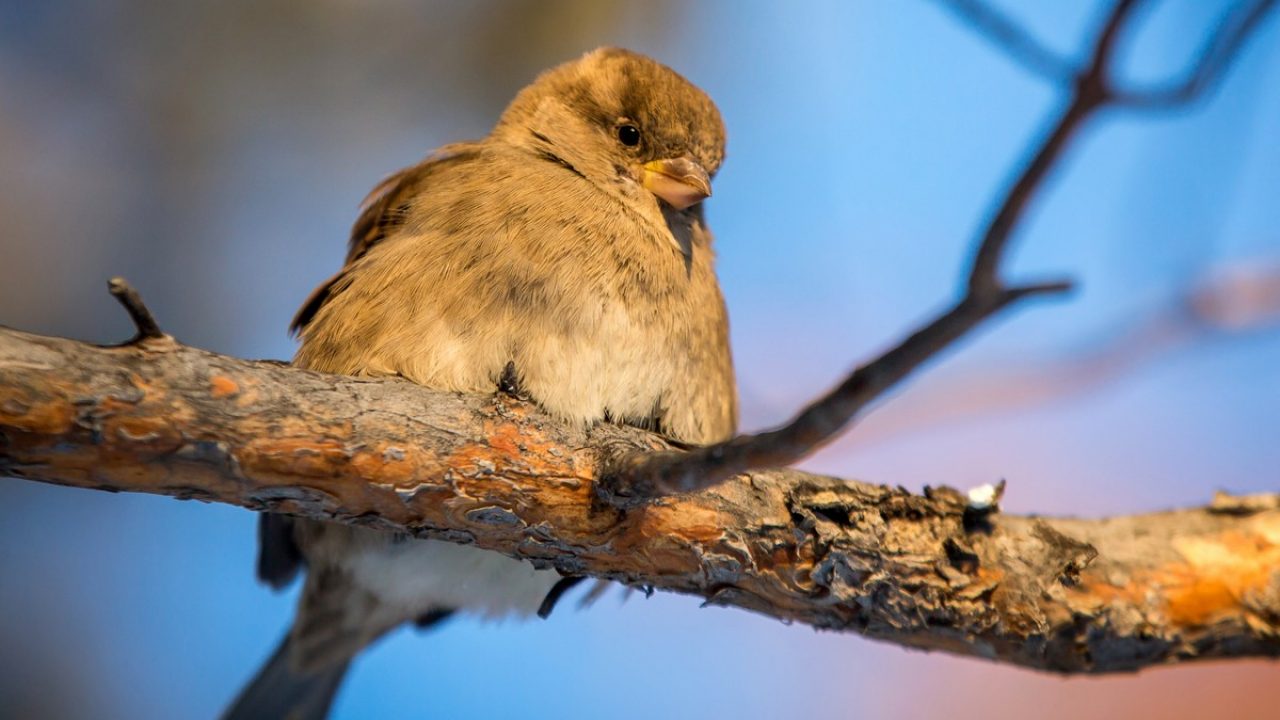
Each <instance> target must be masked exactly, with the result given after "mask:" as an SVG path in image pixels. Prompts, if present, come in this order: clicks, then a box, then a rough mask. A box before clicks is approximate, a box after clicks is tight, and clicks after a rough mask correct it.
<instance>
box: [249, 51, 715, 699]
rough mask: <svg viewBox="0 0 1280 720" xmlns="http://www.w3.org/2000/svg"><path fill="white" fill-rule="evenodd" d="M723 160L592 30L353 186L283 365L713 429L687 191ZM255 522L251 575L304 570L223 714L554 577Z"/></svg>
mask: <svg viewBox="0 0 1280 720" xmlns="http://www.w3.org/2000/svg"><path fill="white" fill-rule="evenodd" d="M724 157H725V128H724V123H723V121H722V119H721V116H720V112H719V110H718V109H717V107H716V105H715V104H714V103H713V102H712V100H711V99H710V97H708V96H707V94H706V93H705V92H703V91H702V90H701V89H699V88H698V87H696V86H695V85H694V84H692V83H691V82H689V81H688V80H686V79H685V78H684V77H682V76H681V75H679V74H678V73H677V72H676V71H674V70H672V69H671V68H669V67H667V66H666V65H663V64H661V63H659V62H657V61H655V60H653V59H651V58H649V57H647V56H645V55H642V54H640V53H636V52H633V51H629V50H625V49H620V48H612V47H604V48H599V49H597V50H594V51H591V52H588V53H587V54H585V55H583V56H581V57H579V58H577V59H574V60H571V61H568V62H566V63H563V64H561V65H559V66H556V67H554V68H552V69H550V70H547V71H545V72H543V73H542V74H541V75H539V76H538V77H537V78H536V79H535V80H534V81H533V82H532V83H531V84H530V85H528V86H527V87H525V88H524V89H523V90H521V91H520V92H519V93H517V94H516V96H515V98H514V99H513V100H512V101H511V103H510V104H509V105H508V106H507V108H506V109H505V110H504V111H503V112H502V113H501V115H500V117H499V119H498V121H497V123H496V125H494V127H493V128H492V130H491V131H490V132H489V134H488V135H487V136H486V137H484V138H483V139H481V140H477V141H469V142H460V143H455V144H451V145H446V146H444V147H442V148H440V149H439V150H437V151H436V152H435V153H433V154H432V155H431V156H429V157H428V158H427V159H425V160H424V161H422V162H421V163H419V164H417V165H414V166H412V167H409V168H407V169H404V170H401V171H399V172H397V173H395V174H393V175H391V176H390V177H388V178H387V179H386V180H384V181H383V182H382V183H381V184H379V185H378V186H377V187H375V188H374V190H373V191H372V192H371V193H370V194H369V196H368V198H367V199H366V200H365V202H364V203H363V204H362V206H361V212H360V214H359V217H358V219H357V220H356V222H355V224H354V225H353V227H352V231H351V236H350V241H349V244H348V251H347V255H346V261H345V264H344V265H343V267H342V269H341V270H340V271H339V272H338V273H337V274H336V275H334V276H333V277H331V278H330V279H328V280H327V281H325V282H324V283H322V284H321V285H320V286H319V287H318V288H317V289H316V290H315V291H314V292H313V293H312V295H311V296H310V297H309V298H308V299H307V300H306V301H305V302H304V304H303V305H302V307H301V309H300V310H299V311H298V313H297V315H296V316H295V318H294V320H293V323H292V325H291V330H292V331H293V332H295V333H297V335H298V337H299V338H300V341H301V344H300V346H299V349H298V351H297V354H296V356H295V357H294V360H293V363H294V364H295V365H297V366H299V367H304V368H309V369H311V370H318V371H323V372H330V373H338V374H345V375H354V376H369V377H385V376H396V377H401V378H405V379H407V380H409V381H411V382H414V383H418V384H420V385H423V386H426V387H429V388H435V389H440V390H449V391H458V392H471V393H486V392H487V393H495V392H501V391H508V392H518V393H520V394H521V395H522V396H525V397H527V398H529V399H531V400H532V401H533V402H534V403H536V404H537V405H538V406H540V407H541V408H542V409H543V410H544V411H546V412H547V413H549V414H550V415H552V416H554V417H556V418H557V419H559V420H562V421H564V422H567V423H578V424H581V425H583V426H589V425H591V424H594V423H601V422H611V423H620V424H625V425H634V426H637V427H642V428H647V429H649V430H652V431H654V432H657V433H659V434H661V435H663V436H665V437H667V438H669V439H670V440H672V441H674V442H675V443H677V444H684V445H686V446H697V445H705V444H709V443H715V442H719V441H722V440H725V439H727V438H729V437H731V436H732V435H733V434H734V432H735V429H736V425H737V404H738V401H737V395H736V386H735V382H734V372H733V362H732V358H731V354H730V348H729V325H728V317H727V311H726V308H725V302H724V298H723V296H722V293H721V290H720V286H719V283H718V281H717V278H716V274H715V267H714V265H715V255H714V252H713V249H712V236H711V233H710V232H709V230H708V229H707V225H706V221H705V216H704V204H703V202H702V201H703V200H705V199H706V198H707V197H709V196H710V195H711V182H712V179H713V178H714V177H715V175H716V173H717V171H718V170H719V169H720V166H721V164H722V163H723V161H724ZM259 540H260V551H259V558H258V576H259V578H260V579H261V580H262V581H264V582H266V583H267V584H269V585H271V586H273V587H275V588H277V589H279V588H281V587H284V586H285V585H287V584H289V583H290V582H291V581H292V580H293V579H294V578H295V577H296V576H297V575H298V574H299V573H300V572H302V571H303V569H304V568H305V572H306V577H305V581H304V585H303V588H302V593H301V596H300V599H299V601H298V607H297V612H296V617H295V620H294V623H293V625H292V627H291V628H290V629H289V631H288V632H287V633H286V635H285V637H284V639H283V641H282V642H281V643H280V645H279V646H278V648H277V650H276V651H275V652H274V654H273V655H272V656H271V658H270V659H269V660H268V661H267V664H266V665H265V666H264V667H263V668H262V670H260V671H259V673H258V674H257V675H256V676H255V677H254V678H253V680H251V681H250V683H249V684H248V686H246V687H245V689H244V690H243V691H242V692H241V693H240V695H239V696H238V697H237V699H236V700H235V701H234V702H233V704H232V705H231V707H230V708H229V709H228V710H227V711H226V713H225V714H224V717H225V718H227V719H228V720H244V719H246V718H283V717H289V718H300V719H305V718H323V717H326V716H327V715H328V712H329V708H330V706H331V704H332V702H333V700H334V697H335V695H336V693H337V691H338V688H339V686H340V684H341V682H342V678H343V675H344V674H345V672H346V670H347V667H348V666H349V664H350V663H351V661H352V660H353V659H354V658H355V657H356V655H357V654H358V653H359V652H360V651H361V650H362V649H363V648H365V647H366V646H368V645H369V644H370V643H372V642H374V641H375V640H377V639H378V638H380V637H381V636H383V635H385V634H386V633H388V632H390V631H391V630H393V629H395V628H397V627H400V626H402V625H405V624H407V623H414V624H417V625H418V626H419V627H424V628H425V627H430V626H433V625H436V624H438V623H440V622H442V621H443V620H444V619H446V618H448V617H450V616H452V615H454V614H456V613H460V612H461V613H470V614H474V615H479V616H481V617H488V618H499V617H509V616H510V617H528V616H530V615H532V614H534V613H535V612H537V611H538V609H539V608H540V607H542V606H543V604H544V602H546V601H548V600H550V599H551V595H550V594H551V593H553V590H554V589H555V588H556V587H557V584H558V583H559V582H561V577H560V575H559V574H558V573H557V572H556V571H554V570H550V569H535V568H534V567H533V566H532V565H531V564H529V563H527V562H525V561H521V560H517V559H514V558H510V557H507V556H505V555H502V554H499V553H495V552H491V551H486V550H481V549H477V548H474V547H466V546H462V545H456V544H451V543H448V542H445V541H439V540H430V539H421V538H413V537H409V536H407V535H403V534H396V533H391V532H387V531H383V530H376V529H371V528H361V527H353V526H348V525H342V524H336V523H329V522H322V521H317V520H308V519H302V518H291V517H287V516H283V515H277V514H270V513H266V514H263V515H261V516H260V522H259Z"/></svg>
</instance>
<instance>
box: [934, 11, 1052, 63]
mask: <svg viewBox="0 0 1280 720" xmlns="http://www.w3.org/2000/svg"><path fill="white" fill-rule="evenodd" d="M939 3H940V4H941V5H942V6H943V7H945V8H946V9H948V10H950V11H951V12H952V14H954V15H955V16H956V18H957V19H958V20H960V21H961V22H963V23H964V24H965V25H968V26H969V28H970V29H972V30H973V31H974V33H975V34H978V35H981V36H982V37H984V38H986V39H987V40H988V41H989V42H990V43H991V44H992V45H994V46H995V47H996V49H998V50H1003V51H1004V52H1005V54H1007V55H1008V56H1009V57H1010V58H1012V59H1013V61H1014V62H1016V63H1018V64H1019V65H1021V66H1022V67H1024V68H1026V69H1027V70H1029V71H1030V72H1032V73H1035V74H1036V75H1039V76H1040V77H1043V78H1045V79H1047V80H1052V81H1054V82H1058V83H1061V82H1068V81H1070V80H1071V77H1072V76H1073V75H1074V74H1075V68H1073V67H1072V66H1071V63H1070V62H1068V61H1067V60H1066V58H1062V57H1059V56H1058V55H1057V54H1055V53H1054V52H1053V51H1052V50H1049V49H1048V48H1046V47H1045V46H1044V45H1042V44H1040V42H1039V41H1038V40H1036V39H1035V38H1034V37H1032V35H1031V33H1029V32H1027V31H1026V29H1024V28H1023V27H1021V26H1020V25H1018V24H1017V23H1016V22H1014V21H1013V20H1011V19H1009V18H1008V17H1006V16H1005V15H1003V14H1002V13H1000V12H999V11H997V10H996V9H995V8H992V7H991V6H990V5H988V4H987V3H985V2H982V0H939Z"/></svg>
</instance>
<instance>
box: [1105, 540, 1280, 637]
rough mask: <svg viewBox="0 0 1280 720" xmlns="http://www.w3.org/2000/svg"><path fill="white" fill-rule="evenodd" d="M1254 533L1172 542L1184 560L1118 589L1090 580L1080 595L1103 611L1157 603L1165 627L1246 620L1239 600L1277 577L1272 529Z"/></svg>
mask: <svg viewBox="0 0 1280 720" xmlns="http://www.w3.org/2000/svg"><path fill="white" fill-rule="evenodd" d="M1252 530H1255V531H1252V532H1250V531H1240V530H1231V531H1228V532H1224V533H1222V534H1220V535H1212V536H1200V537H1184V538H1175V539H1174V541H1173V547H1174V549H1175V550H1177V552H1178V554H1179V555H1181V556H1182V560H1180V561H1175V562H1170V563H1166V564H1164V565H1161V566H1159V567H1157V568H1155V569H1153V570H1151V571H1149V572H1145V573H1138V574H1135V575H1134V576H1133V577H1131V578H1129V581H1128V582H1127V583H1126V584H1124V585H1121V586H1116V585H1111V584H1109V583H1107V582H1105V581H1102V580H1101V579H1099V578H1090V579H1088V580H1086V582H1085V584H1084V586H1083V587H1082V588H1081V591H1082V592H1083V593H1085V594H1087V595H1088V596H1091V599H1092V600H1094V601H1096V602H1098V603H1100V604H1103V605H1105V604H1109V603H1112V602H1116V601H1122V602H1127V603H1130V604H1133V605H1135V606H1139V607H1141V606H1145V605H1148V604H1149V603H1152V602H1156V603H1159V604H1158V605H1157V607H1159V606H1160V605H1163V610H1164V612H1165V614H1166V616H1167V617H1168V619H1169V621H1170V622H1171V623H1173V624H1174V625H1177V626H1181V627H1204V626H1206V625H1211V624H1213V623H1214V622H1217V621H1219V620H1222V619H1225V618H1229V617H1232V616H1239V615H1242V614H1246V615H1247V614H1248V613H1249V610H1248V609H1247V608H1246V607H1245V606H1244V605H1243V604H1242V602H1241V601H1242V599H1244V598H1245V597H1246V596H1247V595H1248V594H1250V593H1254V592H1260V591H1264V590H1265V589H1266V588H1267V587H1268V585H1269V584H1270V583H1272V582H1275V581H1276V576H1277V575H1278V574H1280V544H1277V543H1276V542H1274V541H1273V537H1272V536H1273V535H1274V531H1275V530H1276V528H1268V527H1264V526H1262V525H1258V526H1256V527H1255V528H1252ZM1161 600H1162V602H1160V601H1161Z"/></svg>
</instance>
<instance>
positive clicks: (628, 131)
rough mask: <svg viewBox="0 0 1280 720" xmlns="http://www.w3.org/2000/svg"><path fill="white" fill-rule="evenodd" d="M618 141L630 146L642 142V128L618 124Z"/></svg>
mask: <svg viewBox="0 0 1280 720" xmlns="http://www.w3.org/2000/svg"><path fill="white" fill-rule="evenodd" d="M618 142H620V143H622V144H623V145H626V146H628V147H634V146H636V145H639V144H640V128H638V127H636V126H635V125H619V126H618Z"/></svg>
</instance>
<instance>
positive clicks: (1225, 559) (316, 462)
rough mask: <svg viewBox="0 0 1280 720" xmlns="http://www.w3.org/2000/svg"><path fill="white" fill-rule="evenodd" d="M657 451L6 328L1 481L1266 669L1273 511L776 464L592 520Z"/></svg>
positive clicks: (769, 603)
mask: <svg viewBox="0 0 1280 720" xmlns="http://www.w3.org/2000/svg"><path fill="white" fill-rule="evenodd" d="M656 447H662V442H661V440H660V439H658V438H657V437H656V436H653V435H649V434H647V433H645V432H643V431H640V430H635V429H629V428H622V427H616V426H612V425H602V426H599V427H596V428H593V429H590V430H586V429H582V428H577V427H570V426H566V425H562V424H559V423H557V422H555V421H554V420H552V419H550V418H548V417H547V416H545V415H544V414H542V413H540V412H539V411H538V410H537V409H536V408H534V407H533V406H531V405H528V404H525V403H522V402H519V401H516V400H513V399H512V398H510V397H509V396H506V395H505V394H495V395H494V396H465V395H456V394H452V393H442V392H433V391H430V390H426V389H424V388H421V387H418V386H416V385H412V384H410V383H407V382H401V381H395V380H385V381H371V380H361V379H353V378H344V377H337V376H329V375H322V374H318V373H313V372H308V371H305V370H299V369H295V368H291V367H288V366H286V365H283V364H279V363H271V362H249V361H243V360H237V359H234V358H229V357H225V356H220V355H214V354H211V353H207V352H202V351H199V350H195V349H191V348H186V347H182V346H180V345H177V344H175V343H172V342H165V343H149V344H148V343H143V344H138V345H127V346H122V347H111V348H99V347H93V346H89V345H85V344H82V343H77V342H73V341H70V340H63V339H56V338H47V337H40V336H34V335H28V334H24V333H20V332H16V331H12V330H4V329H0V474H10V475H16V476H19V477H24V478H29V479H32V480H41V481H45V482H52V483H58V484H62V485H71V486H77V487H89V488H98V489H105V490H112V491H129V492H152V493H160V494H164V495H171V496H175V497H182V498H197V499H202V500H209V501H217V502H227V503H232V504H236V505H241V506H244V507H248V508H252V509H256V510H263V509H270V510H275V511H279V512H287V513H294V514H299V515H305V516H308V517H314V518H322V519H335V520H339V521H343V522H348V523H354V524H363V525H370V526H375V527H379V528H387V529H397V530H403V531H407V532H411V533H414V534H417V535H421V536H427V537H435V538H441V539H446V540H452V541H455V542H469V543H475V544H476V545H478V546H481V547H485V548H489V549H492V550H497V551H500V552H504V553H507V554H509V555H512V556H515V557H522V558H527V559H529V560H532V561H534V562H535V563H539V564H543V565H550V566H554V567H556V568H558V569H559V570H560V571H562V572H564V573H566V574H573V575H579V574H583V575H591V576H595V577H602V578H610V579H615V580H620V581H622V582H625V583H628V584H631V585H649V586H653V587H656V588H661V589H667V590H673V591H677V592H683V593H690V594H694V595H699V596H701V597H704V598H706V599H707V600H708V601H709V602H711V603H713V604H719V605H732V606H737V607H742V608H746V609H749V610H753V611H756V612H759V613H762V614H765V615H768V616H771V617H775V618H779V619H782V620H787V621H799V622H804V623H808V624H811V625H813V626H815V627H819V628H828V629H837V630H852V631H855V632H859V633H862V634H864V635H867V636H869V637H873V638H878V639H883V640H888V641H891V642H895V643H899V644H904V645H910V646H913V647H919V648H927V649H940V650H946V651H948V652H953V653H958V654H964V655H976V656H980V657H985V658H990V659H994V660H998V661H1001V662H1006V663H1013V664H1017V665H1022V666H1026V667H1031V668H1039V669H1046V670H1054V671H1060V672H1095V673H1102V672H1112V671H1118V670H1130V669H1134V668H1138V667H1143V666H1146V665H1152V664H1157V663H1170V662H1180V661H1186V660H1191V659H1198V658H1214V657H1245V656H1266V657H1276V656H1280V499H1277V498H1276V497H1273V496H1264V497H1258V498H1252V499H1247V500H1241V501H1236V500H1232V499H1219V500H1218V501H1216V502H1215V505H1214V506H1211V507H1210V508H1205V509H1197V510H1183V511H1177V512H1168V513H1158V514H1152V515H1143V516H1136V517H1120V518H1112V519H1109V520H1101V521H1084V520H1057V519H1044V518H1030V517H1015V516H1007V515H1001V514H998V513H997V514H993V515H987V516H983V515H980V514H979V513H978V512H977V511H975V510H974V509H972V508H969V507H967V505H966V499H965V498H964V497H963V496H961V495H960V494H959V493H956V492H955V491H952V490H949V489H945V488H944V489H940V490H935V491H931V492H928V493H926V494H925V495H924V496H917V495H912V494H909V493H907V492H906V491H904V490H900V489H890V488H886V487H881V486H873V485H866V484H862V483H852V482H846V481H842V480H837V479H834V478H827V477H820V476H814V475H808V474H805V473H800V472H794V471H777V472H758V473H753V474H750V475H746V476H741V477H738V478H735V479H733V480H731V481H729V482H725V483H723V484H721V485H718V486H716V487H715V488H713V489H711V490H709V491H706V492H703V493H700V494H697V495H689V496H679V497H669V498H664V499H661V500H658V501H656V502H654V503H650V504H648V505H645V506H643V507H641V508H638V509H635V510H631V511H620V510H617V509H614V508H612V507H604V506H602V505H600V504H599V503H598V502H597V501H596V499H595V494H594V492H593V483H594V481H595V479H596V476H597V473H598V472H599V469H600V466H601V464H600V456H601V454H602V452H605V451H606V450H607V451H610V452H612V451H616V450H617V449H618V448H624V449H626V450H628V451H640V450H651V449H653V448H656Z"/></svg>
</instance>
